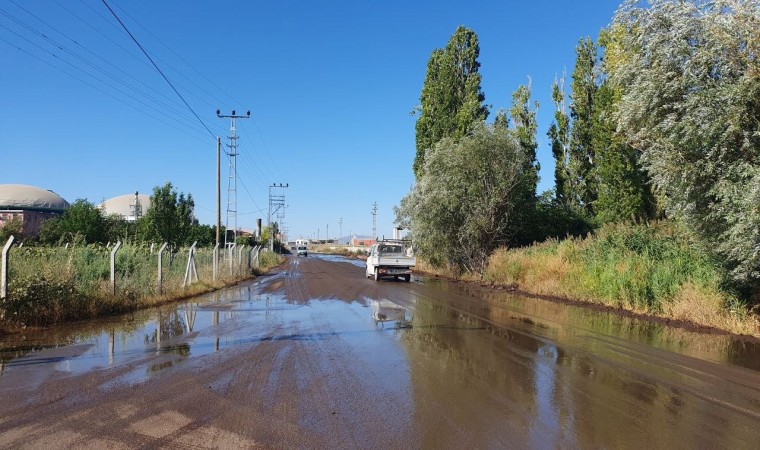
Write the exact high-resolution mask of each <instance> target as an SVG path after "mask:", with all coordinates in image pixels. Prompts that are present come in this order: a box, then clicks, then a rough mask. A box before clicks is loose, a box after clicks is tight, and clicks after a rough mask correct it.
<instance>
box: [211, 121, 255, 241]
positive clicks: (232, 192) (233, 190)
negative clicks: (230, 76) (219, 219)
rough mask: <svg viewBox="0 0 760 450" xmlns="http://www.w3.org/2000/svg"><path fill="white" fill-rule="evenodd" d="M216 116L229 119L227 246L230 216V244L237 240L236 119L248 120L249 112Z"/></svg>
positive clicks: (225, 225) (225, 224)
mask: <svg viewBox="0 0 760 450" xmlns="http://www.w3.org/2000/svg"><path fill="white" fill-rule="evenodd" d="M216 116H217V117H219V118H222V119H227V118H228V119H230V135H229V136H228V137H227V138H228V139H229V140H230V143H229V144H227V148H229V151H228V152H226V153H227V156H228V157H229V159H230V169H229V175H228V176H227V218H226V220H225V222H224V227H225V232H224V246H225V247H226V246H227V242H228V241H227V235H228V234H229V231H230V216H232V243H234V242H235V240H236V238H237V229H238V226H237V205H238V201H237V155H238V151H237V148H238V144H237V139H238V136H237V128H236V126H235V122H236V119H250V117H251V112H250V111H248V112H246V115H244V116H242V115H237V114H235V110H234V109H233V110H232V114H230V115H222V114H220V111H219V110H218V109H217V110H216Z"/></svg>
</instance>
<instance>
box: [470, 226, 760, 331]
mask: <svg viewBox="0 0 760 450" xmlns="http://www.w3.org/2000/svg"><path fill="white" fill-rule="evenodd" d="M484 278H485V280H487V281H490V282H493V283H496V284H504V285H511V286H514V287H516V288H518V289H520V290H523V291H526V292H530V293H534V294H543V295H552V296H560V297H565V298H571V299H578V300H583V301H589V302H595V303H600V304H604V305H609V306H614V307H619V308H623V309H627V310H631V311H635V312H639V313H644V314H652V315H657V316H661V317H668V318H673V319H677V320H684V321H689V322H693V323H696V324H699V325H704V326H711V327H717V328H721V329H727V330H730V331H733V332H737V333H744V334H756V335H758V334H760V330H759V329H758V323H757V321H756V319H755V318H753V317H750V316H749V315H748V314H747V308H746V307H745V306H744V305H742V304H741V302H740V301H739V300H738V299H737V298H736V297H735V296H733V295H732V294H731V293H730V292H728V291H727V290H726V289H725V288H724V286H723V280H724V279H725V278H724V276H723V272H722V270H721V268H720V266H719V264H718V263H717V262H716V261H715V260H714V259H713V258H711V257H710V256H709V254H708V252H706V251H704V250H701V249H699V248H698V247H697V246H695V245H694V244H693V243H692V242H691V241H690V240H689V238H688V237H687V236H686V235H685V234H683V233H681V232H679V231H678V230H676V229H673V228H672V227H671V226H670V225H668V224H665V225H658V226H631V225H611V226H606V227H604V228H602V229H601V230H600V231H599V232H598V233H596V235H594V236H589V237H587V238H585V239H581V238H569V239H565V240H562V241H559V240H550V241H547V242H544V243H542V244H537V245H533V246H531V247H528V248H523V249H514V250H508V249H500V250H498V251H496V252H495V253H494V254H493V255H492V256H491V258H490V260H489V265H488V268H487V269H486V271H485V273H484Z"/></svg>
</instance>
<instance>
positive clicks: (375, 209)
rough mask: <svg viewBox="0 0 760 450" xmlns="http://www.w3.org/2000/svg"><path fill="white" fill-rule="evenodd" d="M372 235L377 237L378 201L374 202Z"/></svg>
mask: <svg viewBox="0 0 760 450" xmlns="http://www.w3.org/2000/svg"><path fill="white" fill-rule="evenodd" d="M370 214H372V237H373V238H375V239H377V202H375V203H373V204H372V211H370Z"/></svg>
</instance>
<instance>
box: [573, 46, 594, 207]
mask: <svg viewBox="0 0 760 450" xmlns="http://www.w3.org/2000/svg"><path fill="white" fill-rule="evenodd" d="M575 51H576V58H575V68H574V69H573V73H572V79H573V81H572V85H571V89H572V92H571V93H570V118H571V119H572V128H571V130H570V161H569V167H568V168H569V172H570V176H571V177H572V178H573V179H574V182H573V184H574V185H575V186H577V191H575V192H573V193H572V195H573V199H572V201H573V202H576V203H577V205H578V206H581V207H583V208H584V209H585V210H586V212H588V213H593V205H594V202H595V201H596V198H597V183H596V175H595V174H594V163H595V158H596V154H595V151H594V143H593V130H592V128H593V111H594V97H595V94H596V90H597V85H596V79H595V76H594V68H595V66H596V60H597V57H596V44H594V42H593V41H592V40H591V38H589V37H586V38H583V39H581V40H580V41H579V42H578V46H577V47H576V48H575Z"/></svg>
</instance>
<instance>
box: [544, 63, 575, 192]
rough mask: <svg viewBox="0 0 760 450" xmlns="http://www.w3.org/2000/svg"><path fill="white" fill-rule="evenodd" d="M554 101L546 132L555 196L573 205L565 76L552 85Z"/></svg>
mask: <svg viewBox="0 0 760 450" xmlns="http://www.w3.org/2000/svg"><path fill="white" fill-rule="evenodd" d="M552 101H553V102H554V123H552V124H551V126H550V127H549V132H548V133H546V134H547V136H548V137H549V141H550V142H551V146H552V155H553V156H554V186H555V188H554V198H555V199H556V201H557V202H558V203H560V204H562V205H567V206H570V205H571V199H572V197H573V194H572V193H573V191H574V189H573V187H572V186H571V185H570V182H571V181H572V180H571V178H570V172H569V169H568V166H569V160H570V118H569V117H568V115H567V112H566V110H565V77H564V76H563V77H562V78H560V79H559V80H555V81H554V84H553V85H552Z"/></svg>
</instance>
